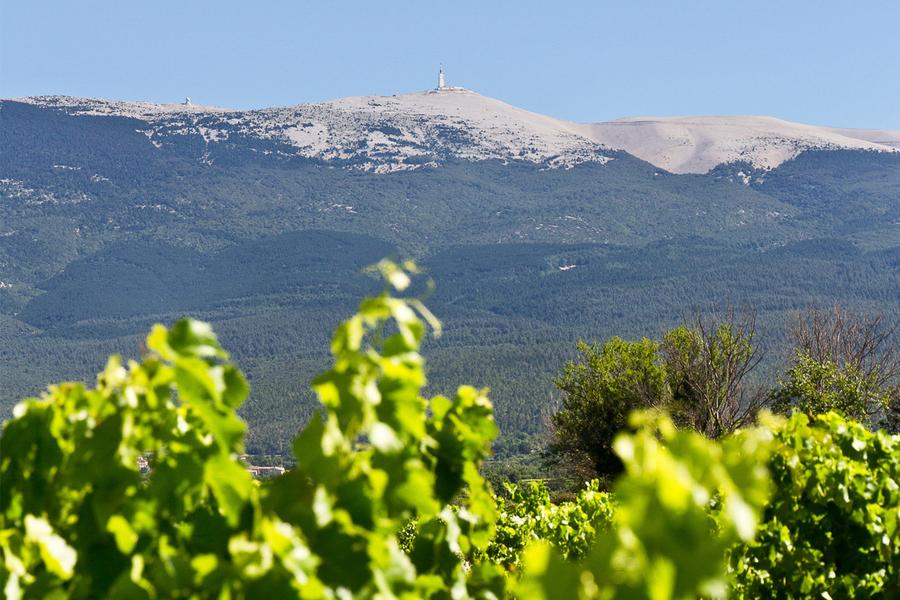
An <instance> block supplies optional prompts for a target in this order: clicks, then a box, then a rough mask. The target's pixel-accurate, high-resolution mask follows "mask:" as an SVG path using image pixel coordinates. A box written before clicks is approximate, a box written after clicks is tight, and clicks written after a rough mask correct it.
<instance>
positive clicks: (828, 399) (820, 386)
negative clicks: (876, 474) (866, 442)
mask: <svg viewBox="0 0 900 600" xmlns="http://www.w3.org/2000/svg"><path fill="white" fill-rule="evenodd" d="M890 395H891V392H890V391H889V390H886V389H883V388H882V387H881V386H879V385H878V379H877V377H876V376H875V374H874V373H868V374H867V373H864V372H862V371H860V370H859V368H858V367H857V366H856V365H854V364H845V365H844V366H843V368H842V367H841V366H839V365H838V364H837V363H835V362H834V361H831V360H826V361H823V362H820V361H817V360H815V359H813V358H811V357H809V356H804V355H802V354H801V355H798V357H797V359H796V361H795V362H794V366H793V367H791V369H790V371H788V376H787V378H786V379H785V380H784V381H782V382H781V385H780V386H779V387H778V388H776V389H775V390H773V391H772V393H771V398H772V401H773V407H774V408H775V410H777V411H779V412H785V413H787V412H791V411H795V410H796V411H800V412H803V413H806V414H807V415H808V416H809V417H814V416H815V415H820V414H824V413H827V412H830V411H834V412H837V413H840V414H842V415H844V416H845V417H848V418H850V419H855V420H857V421H862V422H871V421H872V419H873V418H874V417H875V416H877V415H879V414H881V413H882V412H883V411H884V410H885V409H886V408H887V406H888V401H889V400H890Z"/></svg>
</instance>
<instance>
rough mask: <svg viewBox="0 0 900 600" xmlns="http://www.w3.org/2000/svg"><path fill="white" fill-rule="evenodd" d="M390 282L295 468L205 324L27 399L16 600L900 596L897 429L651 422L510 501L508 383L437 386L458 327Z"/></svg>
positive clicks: (401, 283)
mask: <svg viewBox="0 0 900 600" xmlns="http://www.w3.org/2000/svg"><path fill="white" fill-rule="evenodd" d="M378 269H379V271H380V274H381V276H382V277H383V278H384V280H385V281H386V282H387V283H386V286H385V288H386V289H385V291H384V292H383V293H381V294H380V295H377V296H374V297H370V298H367V299H365V300H363V301H362V303H361V304H360V306H359V309H358V312H357V313H356V314H355V315H353V316H352V317H350V318H349V319H348V320H346V321H344V322H343V323H342V324H341V325H340V326H339V327H338V328H337V330H336V331H335V334H334V336H333V339H332V342H331V354H332V357H333V364H332V366H331V368H330V369H329V370H328V371H326V372H324V373H322V374H321V375H319V376H318V377H317V378H316V379H315V380H314V383H313V388H314V391H315V393H316V394H317V396H318V399H319V402H320V405H321V408H320V410H319V412H318V413H317V414H316V415H314V416H313V417H312V418H311V419H310V420H309V422H308V424H307V425H306V426H305V427H304V428H303V429H302V431H300V433H299V434H298V435H297V437H296V438H295V440H294V443H293V453H294V459H295V461H296V466H295V467H294V468H292V469H290V470H288V471H287V472H286V473H284V474H283V475H280V476H278V477H274V478H271V479H266V480H264V481H256V480H254V479H253V478H252V477H251V475H250V473H249V472H248V471H247V469H246V467H245V465H244V464H243V463H241V461H240V459H239V457H240V456H241V455H242V454H243V453H244V452H245V445H244V444H245V442H244V440H245V434H246V425H245V423H244V422H243V421H242V420H241V419H240V418H239V417H238V416H237V412H236V411H237V410H238V408H239V407H240V406H241V404H242V402H243V401H244V400H245V398H246V397H247V395H248V392H249V386H248V383H247V381H246V380H245V378H244V376H243V375H242V373H241V372H240V371H239V370H238V368H237V367H236V366H235V365H234V364H232V362H231V361H230V358H229V355H228V354H227V353H226V352H225V350H223V348H222V347H221V346H220V344H219V342H218V340H217V338H216V336H215V334H214V333H213V331H212V329H211V327H210V326H209V325H207V324H205V323H202V322H199V321H192V320H182V321H179V322H177V323H176V324H175V325H174V326H172V327H171V328H170V329H167V328H165V327H163V326H160V325H157V326H155V327H154V328H153V329H152V331H151V332H150V334H149V336H148V338H147V341H146V348H147V350H146V352H145V353H144V356H143V357H142V359H141V361H140V362H138V361H129V362H128V363H127V364H123V362H122V361H121V360H120V359H119V358H117V357H115V356H114V357H112V358H110V360H109V362H108V363H107V366H106V368H105V369H104V370H103V372H102V373H100V375H99V376H98V378H97V383H96V386H95V387H94V388H91V389H88V388H87V387H86V386H84V385H82V384H77V383H63V384H60V385H56V386H52V387H50V388H49V391H48V392H47V394H46V395H44V396H43V397H42V398H39V399H29V400H25V401H23V402H22V403H20V404H19V405H18V406H17V407H16V409H15V411H14V418H13V419H11V420H10V421H8V422H7V423H6V424H5V425H4V428H3V434H2V438H0V551H2V554H3V560H2V562H0V584H2V587H3V590H4V594H5V596H6V597H7V598H128V599H131V598H135V599H137V598H220V599H226V598H273V599H274V598H340V599H344V598H409V599H413V598H467V597H474V598H498V599H499V598H521V599H541V598H546V599H551V598H652V599H654V600H663V599H669V598H696V597H704V598H721V597H736V598H805V597H816V598H834V599H838V598H892V597H898V596H900V485H898V481H900V437H898V436H896V435H893V436H892V435H890V434H888V433H886V432H885V431H881V430H874V431H873V430H870V429H869V428H867V427H865V426H864V425H862V424H860V423H858V422H856V421H853V420H851V419H849V418H847V417H845V416H842V415H841V414H839V413H837V412H828V413H824V414H817V415H808V414H806V413H805V412H803V411H797V412H795V413H794V414H793V415H791V416H788V417H782V416H773V415H771V414H769V413H766V412H762V413H761V414H760V416H759V418H758V419H756V421H755V422H754V423H753V424H751V425H748V426H744V427H741V428H738V429H736V430H735V431H733V432H731V433H728V434H726V435H723V436H721V437H719V438H718V439H715V440H713V439H709V438H708V437H706V436H704V435H702V434H701V433H698V432H697V431H696V430H694V429H692V428H689V427H681V426H676V425H675V424H674V422H673V420H672V419H670V418H669V417H668V416H666V415H665V414H664V413H663V412H661V411H652V410H651V411H647V410H644V411H635V412H632V413H631V415H630V417H629V427H628V428H627V430H626V431H625V432H623V433H620V434H619V435H618V436H617V437H616V438H615V441H614V443H613V450H614V452H615V453H616V456H617V457H618V459H619V460H620V461H621V463H622V466H623V469H624V470H623V471H622V473H621V474H620V475H619V476H618V478H617V479H616V480H615V482H614V483H613V484H612V487H611V488H610V489H609V490H608V491H604V490H601V487H600V486H599V484H598V483H597V482H596V481H594V482H588V483H586V484H585V485H584V486H583V487H582V489H581V491H579V492H578V493H577V494H575V495H574V496H573V497H572V498H571V499H570V500H567V501H563V502H553V501H551V495H550V493H549V492H548V490H547V489H546V487H545V486H544V485H543V484H541V483H540V482H527V483H520V484H519V485H517V486H509V487H508V488H507V489H506V490H505V493H504V494H499V493H495V492H500V490H492V489H491V486H490V485H489V484H488V483H487V482H486V481H485V478H484V476H483V474H482V472H481V470H480V467H481V465H482V463H483V461H484V460H485V459H486V458H487V457H488V456H489V455H490V452H491V443H492V440H493V439H494V438H495V436H496V435H497V433H498V429H497V426H496V424H495V422H494V417H493V409H492V405H491V402H490V401H489V399H488V395H487V391H486V390H479V389H476V388H473V387H469V386H460V387H459V388H458V389H457V391H456V393H455V395H453V396H452V397H445V396H434V397H431V398H425V397H424V396H423V389H424V388H425V386H426V384H427V381H426V377H425V373H426V371H425V361H424V358H423V356H422V354H421V353H420V349H421V345H422V343H423V340H424V339H425V336H426V334H427V332H428V330H429V329H430V330H431V331H432V332H433V333H434V334H435V335H439V334H440V323H439V322H438V321H437V320H436V319H435V318H434V317H433V316H432V315H431V313H430V312H429V311H428V309H427V308H426V307H425V306H424V305H423V304H422V303H421V302H420V301H419V300H418V299H416V298H415V297H411V296H409V295H408V294H407V295H404V292H405V291H408V289H410V288H409V286H410V281H411V277H412V276H413V275H414V274H415V267H414V265H411V264H405V265H402V266H400V265H396V264H393V263H390V262H385V261H383V262H381V263H379V265H378ZM834 404H835V406H836V407H838V408H839V407H840V403H839V402H835V403H834ZM141 461H147V463H148V467H149V468H148V469H147V471H146V472H145V473H142V472H141V469H140V468H139V462H141Z"/></svg>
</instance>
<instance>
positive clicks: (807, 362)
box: [772, 306, 900, 430]
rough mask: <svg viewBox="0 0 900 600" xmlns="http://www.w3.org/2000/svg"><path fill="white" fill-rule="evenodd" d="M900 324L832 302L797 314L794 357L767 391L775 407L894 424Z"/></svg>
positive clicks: (899, 370) (892, 426)
mask: <svg viewBox="0 0 900 600" xmlns="http://www.w3.org/2000/svg"><path fill="white" fill-rule="evenodd" d="M898 326H900V323H898V322H896V321H891V320H889V319H887V318H885V316H884V315H874V316H870V315H860V314H854V313H851V312H850V311H848V310H846V309H843V308H841V307H840V306H835V307H834V308H833V309H831V310H827V311H826V310H820V309H818V308H815V307H811V308H809V309H807V310H806V311H805V312H802V313H798V314H797V315H796V316H795V318H794V324H793V327H792V330H791V334H792V337H793V341H794V353H795V358H794V362H793V364H792V366H791V368H790V370H789V371H788V376H787V378H786V380H785V381H783V382H782V383H781V385H780V386H779V388H778V389H776V390H775V391H774V392H773V393H772V397H773V398H774V400H775V402H776V405H777V408H779V409H780V410H785V411H786V410H791V409H796V410H800V411H802V412H805V413H807V414H809V415H813V414H819V413H823V412H827V411H829V410H835V411H838V412H840V413H842V414H844V415H846V416H848V417H851V418H854V419H857V420H860V421H864V422H867V423H869V424H880V425H883V426H884V427H886V428H887V429H889V430H890V429H894V430H896V429H897V421H898V416H897V415H898V412H900V407H898V403H900V399H898V398H900V387H898V381H900V349H898V348H900V345H898V342H900V339H898V338H900V328H898Z"/></svg>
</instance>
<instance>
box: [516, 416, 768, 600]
mask: <svg viewBox="0 0 900 600" xmlns="http://www.w3.org/2000/svg"><path fill="white" fill-rule="evenodd" d="M631 425H632V426H633V427H634V428H636V429H637V432H636V433H635V434H634V435H619V436H618V437H617V439H616V442H615V447H616V452H617V453H618V454H619V456H620V457H621V459H622V461H623V463H624V465H625V473H624V475H623V476H622V477H621V478H620V479H619V480H618V481H617V482H616V485H615V489H614V492H613V497H614V498H615V513H614V516H613V520H612V527H610V528H609V529H607V530H605V531H603V532H601V533H599V535H598V536H597V541H596V543H595V544H594V547H593V549H592V550H591V552H589V553H588V555H587V556H586V558H585V559H584V560H583V561H581V562H580V563H571V562H567V561H565V559H564V558H563V555H562V553H560V552H558V551H554V549H553V548H552V546H551V545H549V544H547V543H543V544H538V545H533V546H531V547H529V548H528V549H526V551H525V554H524V557H523V564H524V576H523V578H522V579H521V581H519V582H518V583H517V586H516V594H517V595H518V596H519V597H521V598H529V599H541V598H546V599H550V598H654V599H667V598H693V597H696V596H697V595H704V596H717V597H718V596H722V595H724V593H725V590H726V589H727V578H726V570H725V566H726V558H725V557H726V553H727V550H728V549H729V548H730V547H731V546H732V545H733V544H735V543H737V542H739V541H749V540H751V539H752V538H753V535H754V532H755V529H756V522H757V519H758V514H759V511H760V510H761V509H762V507H763V506H764V504H765V502H766V500H767V498H768V493H769V485H768V475H767V472H766V468H765V463H766V460H767V457H768V452H769V446H770V443H771V437H772V434H771V432H770V431H769V429H767V428H755V429H749V430H744V431H740V432H738V433H735V434H732V435H729V436H726V437H724V438H722V440H721V441H720V442H714V441H711V440H709V439H707V438H705V437H704V436H702V435H700V434H698V433H695V432H692V431H688V430H676V429H675V427H674V426H673V425H672V423H671V421H670V420H668V419H667V418H665V417H660V416H658V415H656V414H655V413H636V414H634V415H632V418H631Z"/></svg>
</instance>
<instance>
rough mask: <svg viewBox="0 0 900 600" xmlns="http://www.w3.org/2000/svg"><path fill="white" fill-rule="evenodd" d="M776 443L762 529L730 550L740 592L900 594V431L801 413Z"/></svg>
mask: <svg viewBox="0 0 900 600" xmlns="http://www.w3.org/2000/svg"><path fill="white" fill-rule="evenodd" d="M775 443H776V446H775V449H774V451H773V453H772V456H771V458H770V459H769V471H770V473H771V476H772V480H773V483H774V491H773V494H772V497H771V499H770V500H769V503H768V504H767V505H766V508H765V511H764V513H763V521H762V524H761V526H760V530H759V533H758V534H757V538H756V540H755V541H754V542H753V543H751V544H746V545H741V546H739V547H737V548H736V549H735V550H734V551H733V553H732V556H731V564H732V569H733V571H734V573H733V574H734V592H735V595H736V597H739V598H799V597H804V598H812V597H821V598H835V599H836V598H896V597H900V484H898V482H900V438H898V437H897V436H890V435H888V434H886V433H885V432H883V431H875V432H871V431H869V430H867V429H866V428H865V427H863V426H862V425H860V424H859V423H854V422H852V421H848V420H846V419H844V418H842V417H841V416H839V415H837V414H835V413H830V414H826V415H821V416H818V417H816V418H815V419H813V420H810V419H809V418H807V417H806V415H803V414H797V415H795V416H794V417H792V418H791V419H790V420H789V421H788V422H787V423H786V425H785V426H784V427H782V428H779V429H778V430H777V431H776V433H775Z"/></svg>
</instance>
